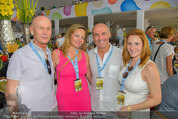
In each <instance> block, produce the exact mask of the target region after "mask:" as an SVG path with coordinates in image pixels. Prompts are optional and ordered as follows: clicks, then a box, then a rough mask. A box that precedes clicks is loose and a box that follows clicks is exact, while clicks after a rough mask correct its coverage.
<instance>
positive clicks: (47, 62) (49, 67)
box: [46, 59, 51, 74]
mask: <svg viewBox="0 0 178 119" xmlns="http://www.w3.org/2000/svg"><path fill="white" fill-rule="evenodd" d="M46 64H47V68H48V73H49V74H51V66H50V63H49V60H48V59H46Z"/></svg>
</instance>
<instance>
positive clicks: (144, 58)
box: [122, 29, 151, 67]
mask: <svg viewBox="0 0 178 119" xmlns="http://www.w3.org/2000/svg"><path fill="white" fill-rule="evenodd" d="M130 35H138V36H139V37H140V38H141V40H142V43H143V50H142V52H141V58H140V60H141V61H140V64H139V67H143V66H144V65H145V64H146V63H147V61H148V60H149V58H150V55H151V50H150V47H149V43H148V39H147V37H146V35H145V33H144V31H142V30H140V29H133V30H131V31H130V32H129V33H128V35H127V37H126V40H125V42H124V48H123V53H122V58H123V62H124V65H125V66H126V65H127V64H128V63H129V61H130V59H131V56H130V54H129V52H128V50H127V44H128V38H129V36H130Z"/></svg>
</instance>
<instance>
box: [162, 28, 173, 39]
mask: <svg viewBox="0 0 178 119" xmlns="http://www.w3.org/2000/svg"><path fill="white" fill-rule="evenodd" d="M175 32H176V30H175V29H174V28H172V27H169V26H166V27H163V28H162V29H161V31H160V33H159V36H160V38H169V37H170V36H173V35H174V34H175Z"/></svg>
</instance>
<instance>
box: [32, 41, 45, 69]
mask: <svg viewBox="0 0 178 119" xmlns="http://www.w3.org/2000/svg"><path fill="white" fill-rule="evenodd" d="M29 45H30V47H31V48H32V50H33V51H34V52H35V54H36V55H37V56H38V58H39V59H40V61H41V62H42V64H43V65H44V66H45V68H46V70H47V71H48V68H47V64H46V62H45V60H44V59H43V58H42V57H41V56H40V54H39V53H38V51H37V50H36V49H35V47H34V46H33V45H32V42H30V44H29Z"/></svg>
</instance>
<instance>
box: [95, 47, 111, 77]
mask: <svg viewBox="0 0 178 119" xmlns="http://www.w3.org/2000/svg"><path fill="white" fill-rule="evenodd" d="M112 51H113V46H112V47H111V52H110V54H109V56H108V57H107V59H106V61H105V62H104V64H103V66H102V67H100V63H99V59H98V55H97V54H96V61H97V67H98V72H99V77H101V72H102V70H103V69H104V68H105V66H106V64H107V63H108V61H109V59H110V57H111V54H112Z"/></svg>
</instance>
